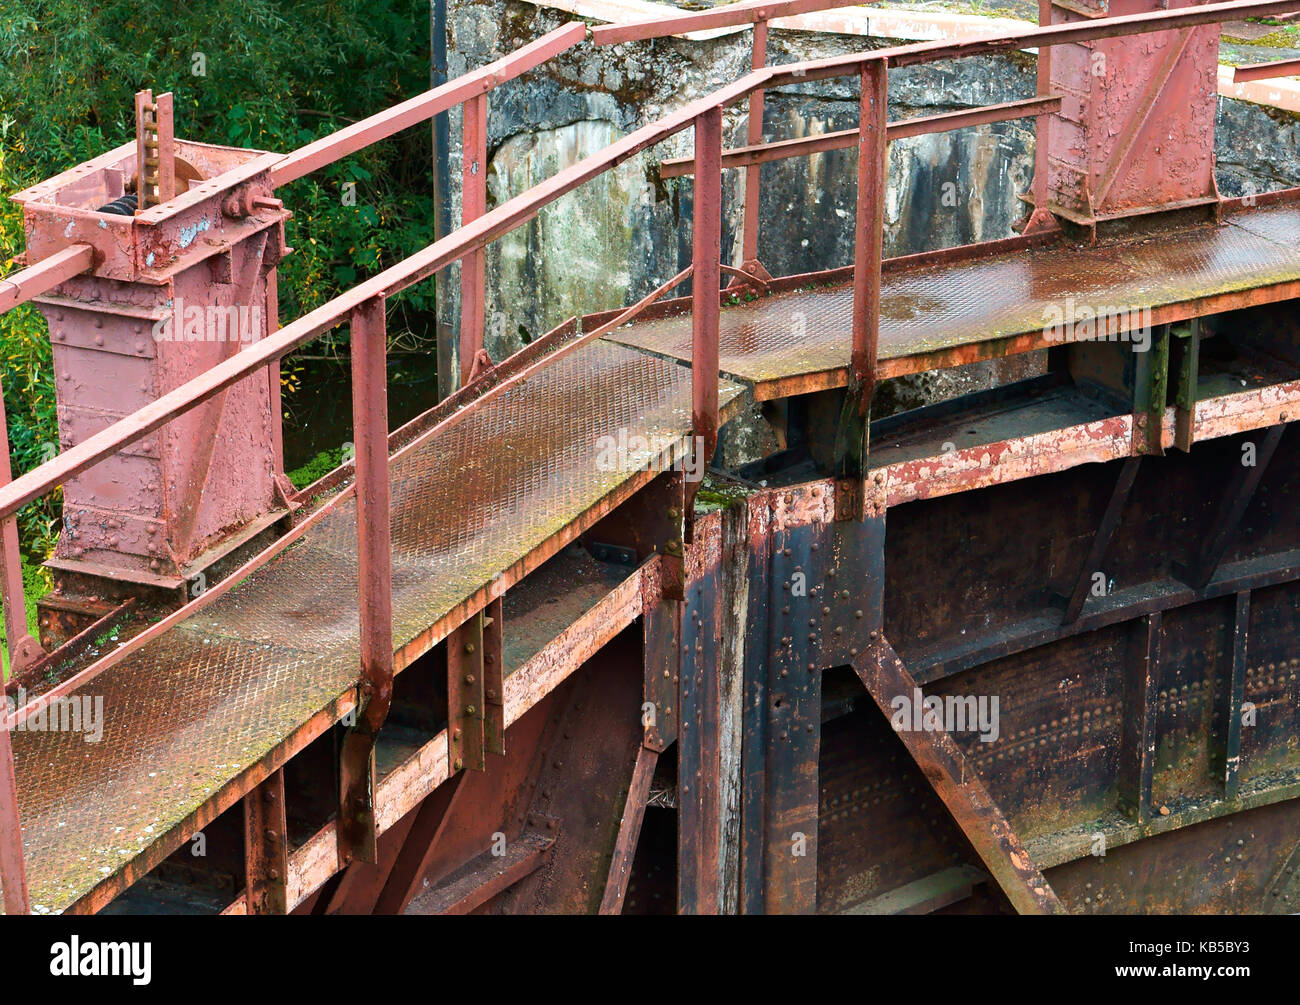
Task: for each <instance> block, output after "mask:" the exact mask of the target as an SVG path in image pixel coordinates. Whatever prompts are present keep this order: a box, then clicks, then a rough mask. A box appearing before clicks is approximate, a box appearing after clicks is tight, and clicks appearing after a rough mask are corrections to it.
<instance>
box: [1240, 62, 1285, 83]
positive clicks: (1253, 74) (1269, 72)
mask: <svg viewBox="0 0 1300 1005" xmlns="http://www.w3.org/2000/svg"><path fill="white" fill-rule="evenodd" d="M1298 74H1300V59H1279V60H1277V62H1274V63H1251V64H1250V65H1249V66H1234V67H1233V68H1232V82H1233V83H1234V84H1246V83H1249V82H1250V81H1252V80H1269V79H1271V78H1273V77H1294V76H1296V75H1298Z"/></svg>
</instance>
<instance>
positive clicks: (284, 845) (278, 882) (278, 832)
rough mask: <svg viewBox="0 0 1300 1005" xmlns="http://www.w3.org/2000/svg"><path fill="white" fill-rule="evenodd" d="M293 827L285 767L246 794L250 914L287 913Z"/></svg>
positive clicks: (246, 885)
mask: <svg viewBox="0 0 1300 1005" xmlns="http://www.w3.org/2000/svg"><path fill="white" fill-rule="evenodd" d="M288 881H289V830H288V825H287V823H286V821H285V809H284V769H283V768H282V769H280V770H279V771H276V772H274V773H273V774H272V775H271V776H270V777H269V778H268V779H266V781H264V782H262V784H261V785H259V786H257V788H255V789H253V790H252V791H251V792H249V793H248V794H247V795H246V796H244V902H245V905H246V907H247V913H249V914H287V913H288V911H289V898H288V892H287V891H288V886H287V884H288Z"/></svg>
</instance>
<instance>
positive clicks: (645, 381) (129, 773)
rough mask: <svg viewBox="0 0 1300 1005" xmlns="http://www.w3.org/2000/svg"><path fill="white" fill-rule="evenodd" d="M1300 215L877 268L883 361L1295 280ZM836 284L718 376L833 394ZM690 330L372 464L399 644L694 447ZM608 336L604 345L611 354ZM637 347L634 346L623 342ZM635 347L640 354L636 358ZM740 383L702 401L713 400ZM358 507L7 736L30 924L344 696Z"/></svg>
mask: <svg viewBox="0 0 1300 1005" xmlns="http://www.w3.org/2000/svg"><path fill="white" fill-rule="evenodd" d="M1298 226H1300V210H1297V209H1294V208H1285V207H1284V208H1277V209H1259V210H1255V211H1253V212H1250V213H1248V214H1241V215H1239V216H1237V217H1235V218H1233V219H1232V220H1231V222H1230V223H1229V224H1228V225H1227V226H1223V227H1210V226H1201V227H1195V228H1190V229H1186V230H1183V231H1178V232H1174V233H1171V234H1169V235H1166V236H1165V237H1164V238H1163V239H1161V240H1150V239H1148V240H1144V241H1130V242H1127V243H1116V244H1110V245H1105V246H1097V247H1094V248H1086V249H1079V248H1065V247H1046V248H1038V249H1029V250H1019V251H1016V252H1013V253H1000V254H995V255H989V256H987V257H984V258H980V259H977V260H974V261H964V262H957V263H948V264H939V265H930V266H924V267H914V268H908V269H905V270H898V271H895V272H892V273H887V274H886V275H885V277H884V293H883V299H882V312H881V316H882V334H881V354H880V355H881V358H882V360H890V359H900V358H905V357H909V356H924V355H925V354H926V353H928V352H931V351H933V350H935V349H939V348H945V347H952V346H955V345H956V346H968V345H974V344H977V343H981V342H987V341H989V340H993V339H997V338H999V337H1003V336H1007V335H1015V334H1020V333H1029V332H1040V331H1041V330H1042V327H1043V323H1044V312H1045V310H1046V309H1047V308H1048V307H1049V306H1053V305H1058V306H1059V305H1060V304H1061V303H1063V302H1064V301H1065V299H1066V298H1067V297H1073V298H1074V299H1075V301H1076V302H1079V303H1088V304H1106V305H1111V306H1113V307H1119V306H1121V305H1151V306H1153V307H1159V306H1161V305H1168V304H1179V303H1185V302H1188V301H1195V300H1199V299H1204V298H1208V297H1214V296H1219V295H1223V294H1231V293H1234V292H1237V291H1242V290H1249V289H1252V288H1257V287H1267V286H1269V285H1272V284H1277V283H1284V282H1290V281H1295V280H1300V250H1298V249H1296V248H1294V247H1293V246H1291V245H1289V244H1288V243H1287V238H1286V235H1287V234H1294V233H1295V232H1296V231H1297V229H1298ZM851 306H852V292H851V289H850V288H849V287H847V286H846V287H834V288H825V287H823V288H815V289H805V290H802V291H794V292H790V293H785V294H778V295H774V296H772V297H768V298H764V299H761V300H756V301H753V302H749V303H744V304H738V305H735V306H731V307H728V308H726V309H725V310H724V311H723V313H722V342H721V346H722V351H721V358H722V369H723V371H724V372H726V373H728V374H730V375H734V376H735V377H737V378H739V379H741V380H743V381H747V382H751V383H753V384H754V385H755V390H756V391H758V392H760V393H759V396H760V397H762V396H764V395H763V394H762V393H761V392H762V391H763V385H764V384H768V385H769V387H770V385H771V382H775V381H780V380H783V379H787V378H791V377H796V378H797V377H801V376H805V375H809V374H823V375H827V374H829V375H830V376H831V378H832V379H830V380H829V381H828V384H829V385H830V386H833V385H834V384H835V383H841V384H842V383H843V382H844V373H843V371H844V369H845V368H846V367H847V364H848V357H849V345H850V313H851ZM690 333H691V321H690V317H689V314H687V315H678V316H675V317H668V318H663V319H658V320H646V321H640V322H634V323H633V324H631V325H630V326H627V327H624V328H622V329H619V330H618V331H617V332H615V333H613V334H611V335H610V336H607V338H606V340H605V341H597V342H594V343H590V344H588V345H585V346H582V347H580V348H579V349H578V350H577V351H574V352H572V353H570V354H568V355H567V356H565V357H564V358H562V359H560V360H558V361H556V362H555V363H554V364H553V365H550V366H547V367H544V368H542V369H540V370H538V371H536V372H534V373H532V374H530V375H529V376H527V377H526V378H525V379H523V380H521V381H519V382H518V383H516V384H514V385H512V386H510V387H508V388H507V389H504V390H503V391H502V392H501V393H499V394H496V395H495V396H494V397H492V398H491V399H490V400H485V401H484V402H482V405H481V406H480V407H476V408H474V409H469V410H466V411H465V412H464V413H461V414H458V415H457V416H456V417H455V418H454V419H452V420H451V421H450V422H448V423H447V424H446V425H445V426H444V427H442V428H440V429H439V430H438V431H437V432H436V433H435V434H434V435H432V436H428V437H425V438H424V439H423V440H421V441H420V442H419V443H418V445H417V446H416V447H414V448H412V449H410V450H407V451H406V452H405V453H403V454H402V455H401V456H400V457H399V458H398V459H397V460H396V461H395V462H394V464H393V467H392V496H393V501H392V506H393V518H392V538H393V595H394V596H393V599H394V643H395V646H396V648H397V649H398V650H400V649H402V647H404V646H408V645H409V644H411V643H412V642H414V641H416V640H418V639H419V638H420V637H421V636H422V635H424V634H425V633H427V632H428V630H429V628H430V626H431V625H433V624H435V623H436V622H437V621H438V620H439V619H441V618H443V617H444V616H445V615H447V614H448V613H450V612H452V611H453V610H454V609H455V608H456V607H457V606H458V605H460V604H462V603H463V602H465V601H466V600H467V599H469V598H471V597H473V596H474V595H475V594H476V593H478V592H479V591H481V590H482V589H483V588H484V587H485V586H486V585H487V584H489V583H490V581H492V580H493V579H494V578H495V577H496V576H498V575H499V574H501V573H503V572H504V571H507V570H509V569H511V567H512V566H515V565H516V564H517V563H519V562H521V560H523V559H524V558H526V557H527V556H528V555H529V554H530V553H532V552H533V551H534V550H535V549H537V548H539V547H540V546H542V545H544V544H545V543H546V542H547V541H549V540H551V539H553V538H554V537H555V536H556V535H557V534H561V533H562V532H563V531H564V530H565V529H566V528H568V527H571V526H572V525H573V524H574V522H575V521H577V520H578V519H579V518H581V517H582V516H583V514H585V513H587V512H588V511H589V510H591V509H592V507H595V506H597V505H598V504H600V503H601V502H602V500H605V499H606V498H607V497H608V496H609V495H610V494H611V493H613V492H615V491H616V490H617V489H618V488H619V486H620V485H622V484H624V483H625V482H627V481H628V479H629V478H630V477H631V476H632V474H633V473H634V472H635V471H636V470H638V469H641V470H643V469H644V468H646V467H647V466H649V465H652V464H654V463H656V462H658V461H660V460H661V456H660V454H658V453H654V452H644V453H641V454H635V455H633V456H630V457H628V458H627V462H628V463H627V465H626V467H624V468H622V469H620V470H602V469H601V466H600V465H598V464H597V463H596V451H597V440H598V438H599V437H601V436H602V435H606V434H609V435H614V434H617V432H618V431H619V430H620V429H623V430H626V431H627V432H628V433H629V434H630V435H632V434H639V435H641V436H643V437H646V438H647V439H648V440H650V441H651V442H654V441H655V440H656V439H658V442H660V443H667V442H680V441H681V440H682V439H683V438H684V437H686V436H688V435H689V433H690V426H691V386H690V371H689V369H688V368H687V367H685V366H681V365H678V363H677V362H675V361H674V358H675V359H677V360H683V361H684V360H685V359H686V358H687V357H688V355H689V346H690ZM616 343H622V344H621V345H620V344H616ZM628 347H633V348H628ZM634 350H642V351H634ZM742 391H743V387H742V386H741V385H740V384H738V383H733V382H731V381H726V380H724V381H722V382H721V385H720V403H721V404H722V405H724V406H725V405H727V404H729V403H731V402H734V401H735V400H736V399H737V398H738V397H739V395H740V394H741V393H742ZM356 562H357V560H356V526H355V507H354V505H353V503H352V500H351V499H349V500H347V501H345V502H344V503H343V504H341V505H339V506H338V507H337V508H336V509H335V510H334V511H333V512H331V513H330V514H329V515H327V516H326V517H324V518H323V519H322V520H321V521H320V522H319V524H318V525H316V526H315V527H313V528H312V529H311V530H309V531H308V532H307V533H306V534H305V536H304V537H303V539H302V540H300V541H298V542H297V543H295V544H294V545H293V546H291V547H290V548H288V549H287V550H286V551H285V552H284V553H283V554H282V555H280V556H279V557H277V558H276V559H275V560H273V561H272V562H270V563H268V564H267V565H266V566H265V567H263V568H261V569H259V570H258V571H257V572H256V573H254V574H253V575H252V576H251V577H250V578H249V579H248V580H247V581H246V582H244V583H242V584H240V585H239V586H237V587H235V588H234V589H232V590H231V591H230V592H229V593H227V594H226V595H224V596H222V597H220V598H218V599H217V600H216V601H215V602H213V603H211V604H209V605H208V606H207V607H205V608H203V609H202V610H200V611H198V612H196V613H195V614H194V615H192V616H191V617H190V618H188V619H187V620H185V621H184V622H182V623H180V624H179V625H177V626H176V627H175V628H173V629H172V630H170V631H168V632H166V633H165V634H164V635H162V636H160V637H159V638H158V639H156V640H154V641H153V642H151V643H148V644H147V645H145V646H143V647H142V648H141V649H139V650H137V651H136V652H134V653H132V654H130V655H128V656H127V657H125V658H123V659H122V660H121V661H120V662H119V663H117V664H116V665H114V666H112V667H111V668H109V669H107V670H105V671H104V672H103V673H101V674H99V675H98V676H96V677H95V678H93V679H92V680H90V681H88V682H87V683H86V684H85V685H83V686H82V688H81V689H80V690H78V691H74V692H73V694H72V696H73V697H78V696H81V695H83V694H84V695H86V696H90V697H94V696H102V698H103V699H104V712H105V714H104V734H103V738H102V740H101V741H100V742H97V743H88V742H86V741H85V740H84V739H83V737H82V736H81V735H80V734H77V733H72V732H66V731H65V732H21V731H20V732H16V733H15V734H14V736H13V741H14V753H15V759H16V766H17V778H18V783H19V801H20V808H21V814H22V821H23V837H24V845H25V848H26V851H27V855H28V861H29V863H30V873H29V875H30V886H31V893H32V902H33V909H34V910H36V911H43V912H49V911H59V910H63V909H65V908H67V907H69V906H70V905H72V904H74V903H76V902H77V901H78V900H80V899H82V898H83V897H85V896H86V895H87V894H88V893H89V892H90V891H92V890H93V889H94V888H95V887H96V885H97V884H99V883H100V882H101V881H103V880H105V879H107V878H108V877H110V876H112V875H115V874H117V873H119V872H121V871H122V870H123V869H126V868H127V867H128V866H129V865H130V864H131V863H132V862H133V861H134V860H135V859H137V857H138V856H140V855H141V854H142V853H143V852H144V851H145V850H146V849H147V848H149V847H150V846H151V845H152V844H153V843H154V842H156V841H158V840H159V839H160V838H162V837H163V836H164V835H165V834H167V833H168V832H169V831H171V830H173V829H174V828H175V827H176V826H177V825H178V824H180V823H182V822H183V821H185V820H186V819H187V818H188V817H191V816H192V815H193V814H195V813H196V811H198V810H199V809H200V808H201V807H203V806H204V804H205V803H207V802H208V801H209V800H210V799H211V798H212V797H213V796H214V795H215V794H216V793H218V792H219V790H220V789H221V788H222V787H223V786H225V785H226V784H227V783H229V782H230V781H232V780H233V779H235V778H237V777H239V775H240V774H241V773H243V772H245V771H247V770H248V769H249V768H250V767H252V766H254V765H256V764H257V763H258V762H259V760H261V759H262V758H263V757H264V756H265V755H266V754H267V753H268V752H270V751H272V750H273V749H274V748H275V747H276V746H277V745H278V744H281V743H282V742H284V741H285V740H286V738H288V737H289V736H291V735H292V734H293V733H294V732H295V731H296V730H298V729H299V728H301V727H302V726H303V724H304V723H306V722H307V721H308V720H310V719H311V718H312V717H313V716H315V715H317V714H318V713H320V712H321V711H322V710H323V709H326V708H328V707H329V706H330V704H331V703H332V702H334V701H335V700H336V699H338V698H340V697H341V696H343V695H345V694H346V693H347V692H348V691H349V689H351V688H354V687H355V686H356V684H357V679H358V671H357V659H356V652H357V645H358V615H357V570H356Z"/></svg>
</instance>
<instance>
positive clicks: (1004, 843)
mask: <svg viewBox="0 0 1300 1005" xmlns="http://www.w3.org/2000/svg"><path fill="white" fill-rule="evenodd" d="M872 634H873V635H875V634H876V633H874V632H873V633H872ZM853 669H854V670H855V671H856V672H857V675H858V677H859V678H861V680H862V683H863V684H864V685H866V688H867V692H868V693H869V694H870V695H871V697H872V699H873V700H874V701H875V703H876V705H877V707H879V709H880V711H881V713H882V714H883V715H884V716H885V718H887V719H888V718H890V717H891V716H892V715H893V714H894V708H893V704H892V702H893V699H894V698H895V697H896V696H899V695H903V696H906V697H907V698H908V699H909V700H911V698H912V696H913V695H914V694H916V693H917V692H919V691H920V685H918V684H917V683H916V681H915V680H913V679H912V675H911V673H909V672H908V669H907V667H906V666H905V665H904V664H903V661H902V660H901V659H900V658H899V656H898V653H896V652H894V647H893V646H892V645H890V644H889V641H888V640H887V639H886V638H885V637H884V636H883V635H880V636H879V638H878V639H877V640H876V642H875V643H874V645H873V647H872V649H871V651H870V652H869V653H867V654H865V658H863V659H859V660H857V661H856V662H855V663H854V665H853ZM898 738H899V739H900V740H902V741H903V746H904V747H906V748H907V752H908V753H909V754H911V755H912V759H913V760H914V761H916V764H917V766H918V767H919V768H920V769H921V771H922V772H923V773H924V775H925V777H926V778H927V779H928V780H929V782H930V784H931V785H933V786H934V791H935V793H936V794H937V795H938V796H939V798H940V799H941V800H943V803H944V805H945V806H947V807H948V810H949V812H950V813H951V814H952V817H953V820H954V822H956V824H957V826H958V827H960V828H961V831H962V833H963V834H965V835H966V838H967V839H968V840H969V841H970V843H971V845H972V846H973V847H974V849H975V851H976V852H977V853H978V854H979V856H980V858H981V859H982V860H983V861H984V864H985V866H987V867H988V870H989V872H990V874H992V876H993V878H994V879H995V880H997V883H998V885H999V886H1000V887H1001V888H1002V892H1003V893H1005V894H1006V896H1007V899H1008V900H1010V901H1011V904H1012V906H1013V907H1015V909H1016V910H1017V911H1018V912H1020V913H1021V914H1065V913H1067V912H1066V910H1065V906H1064V905H1063V904H1062V903H1061V901H1060V899H1059V898H1058V897H1057V896H1056V893H1055V892H1054V891H1053V890H1052V888H1051V886H1049V885H1048V883H1047V880H1046V879H1045V878H1044V877H1043V874H1042V873H1041V872H1040V871H1039V869H1038V866H1037V865H1035V864H1034V861H1033V859H1032V858H1031V857H1030V855H1029V853H1028V852H1027V851H1026V850H1025V847H1024V845H1023V844H1022V843H1021V841H1020V838H1019V837H1017V835H1016V832H1015V831H1014V830H1012V828H1011V824H1010V822H1009V821H1008V820H1007V818H1006V817H1005V816H1004V815H1003V814H1002V811H1001V810H1000V809H999V808H998V805H997V803H995V802H994V801H993V798H992V796H990V795H989V792H988V789H986V788H985V787H984V783H983V782H982V781H981V780H980V777H979V772H977V771H976V770H975V769H974V768H973V767H971V766H970V765H968V764H967V762H966V757H965V755H964V754H963V753H962V752H961V748H960V747H958V746H957V744H956V742H955V741H954V740H953V738H952V736H951V735H949V734H948V733H947V732H934V733H931V732H926V731H924V730H911V729H904V730H900V731H899V733H898Z"/></svg>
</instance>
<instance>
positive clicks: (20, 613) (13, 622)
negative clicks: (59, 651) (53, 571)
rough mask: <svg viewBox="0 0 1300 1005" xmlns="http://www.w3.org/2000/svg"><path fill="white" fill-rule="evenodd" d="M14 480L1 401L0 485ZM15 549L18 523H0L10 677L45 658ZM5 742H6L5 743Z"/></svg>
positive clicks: (0, 584)
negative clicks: (30, 621)
mask: <svg viewBox="0 0 1300 1005" xmlns="http://www.w3.org/2000/svg"><path fill="white" fill-rule="evenodd" d="M12 479H13V470H12V468H11V467H10V466H9V424H8V420H7V417H6V415H5V408H4V401H3V399H0V485H8V484H9V482H10V481H11V480H12ZM20 554H21V553H20V551H19V546H18V520H17V518H16V517H12V516H11V517H7V518H6V519H4V520H3V521H0V573H3V574H2V575H0V600H2V602H3V604H4V617H5V642H6V648H7V649H8V651H9V673H10V674H17V673H18V672H20V671H21V670H23V669H25V668H26V667H29V666H31V665H32V664H33V663H34V662H36V660H38V659H40V658H41V657H42V656H44V655H45V653H44V651H43V650H42V649H41V647H40V644H39V643H38V642H37V641H36V640H35V639H34V638H32V636H31V633H30V632H29V631H28V630H27V602H26V599H25V598H24V595H23V568H22V561H21V559H20V557H19V556H20ZM7 742H8V740H7V738H6V743H7Z"/></svg>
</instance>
